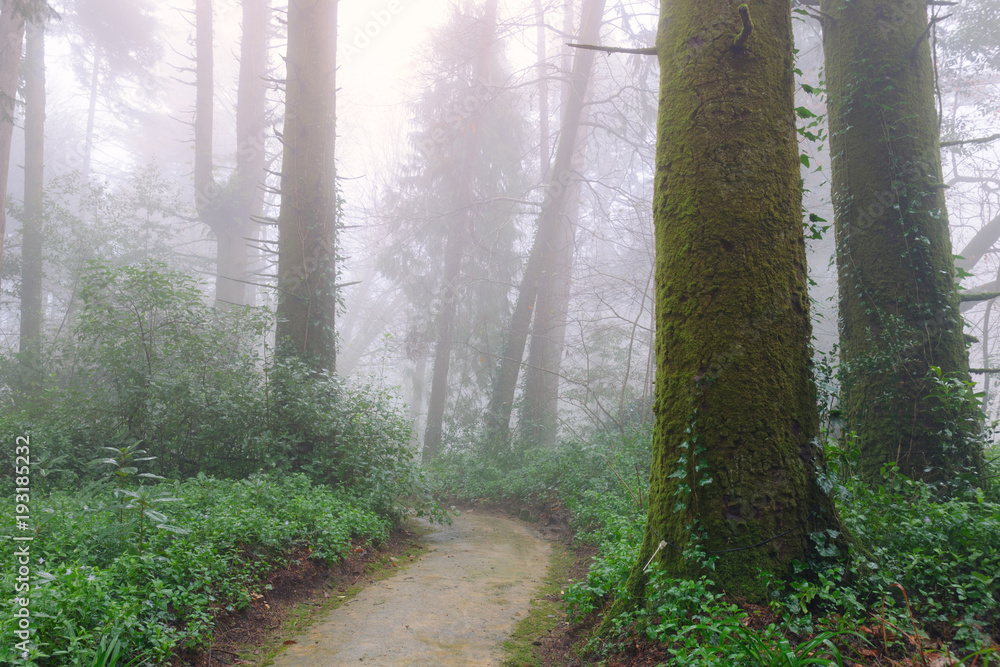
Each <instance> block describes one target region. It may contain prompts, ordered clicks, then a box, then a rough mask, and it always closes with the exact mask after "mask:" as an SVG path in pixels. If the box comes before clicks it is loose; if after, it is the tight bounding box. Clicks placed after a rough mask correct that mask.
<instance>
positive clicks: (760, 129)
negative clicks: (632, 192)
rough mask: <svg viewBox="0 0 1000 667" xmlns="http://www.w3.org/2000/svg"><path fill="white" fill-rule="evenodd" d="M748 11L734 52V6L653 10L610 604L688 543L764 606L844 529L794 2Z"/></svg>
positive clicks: (672, 567)
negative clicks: (645, 198) (801, 124)
mask: <svg viewBox="0 0 1000 667" xmlns="http://www.w3.org/2000/svg"><path fill="white" fill-rule="evenodd" d="M739 9H740V11H746V5H741V6H740V8H739ZM752 14H753V16H752V21H753V29H752V31H750V33H751V34H749V36H748V37H749V38H748V39H746V40H745V41H744V43H743V47H742V48H740V47H739V46H738V44H739V43H740V41H743V40H737V39H736V36H737V34H739V33H741V31H742V30H744V29H743V27H742V23H741V16H740V14H738V13H737V8H736V7H734V6H733V5H731V4H729V3H725V2H718V3H704V2H703V1H702V0H665V1H664V2H663V3H662V4H661V8H660V23H659V26H660V27H659V31H658V34H657V49H658V56H659V62H660V97H659V99H660V107H659V117H658V121H657V143H656V174H655V192H654V197H653V216H654V224H655V234H656V276H655V281H656V325H657V326H656V355H657V364H656V398H655V414H656V422H655V428H654V435H653V459H652V471H651V475H650V492H649V514H648V521H647V527H646V534H645V539H644V541H643V543H642V546H641V548H640V551H639V558H638V560H637V563H636V565H635V567H634V568H633V571H632V574H631V576H630V578H629V581H628V585H627V592H628V593H630V594H631V595H632V596H633V597H630V596H629V595H625V596H623V598H622V600H621V601H620V602H619V604H620V605H627V604H629V603H635V602H636V601H638V600H641V599H642V598H641V595H642V593H643V590H644V588H645V583H646V580H647V576H648V574H647V572H648V570H646V569H645V566H646V564H647V562H650V561H652V562H653V563H655V564H657V565H658V566H659V567H660V568H661V569H662V570H664V571H665V572H666V573H668V575H669V576H675V577H684V576H692V575H695V574H696V573H699V572H703V571H705V570H704V569H703V568H704V567H705V566H704V564H703V563H702V562H701V561H699V560H698V559H697V558H693V557H690V553H691V552H690V551H688V552H687V555H686V554H685V550H688V549H691V548H693V547H698V548H700V549H703V550H705V551H706V552H707V554H708V557H709V558H713V559H715V563H714V571H712V572H708V574H709V576H710V577H711V578H712V579H713V580H714V581H715V583H716V584H717V585H718V587H719V588H720V589H722V590H725V591H726V593H727V594H728V595H730V596H732V597H735V598H738V599H740V598H741V599H744V600H747V601H749V602H758V603H760V602H764V601H765V600H766V599H767V591H766V590H765V587H764V585H763V584H762V583H761V580H760V578H759V576H758V575H759V572H760V571H763V572H767V573H771V574H773V575H775V576H776V577H778V579H782V578H786V577H788V576H790V575H791V574H792V573H793V562H795V561H801V562H805V561H807V560H808V559H809V558H810V557H812V556H814V555H815V545H814V542H813V539H811V537H810V534H814V533H816V532H818V531H822V530H824V529H831V530H832V529H834V528H836V527H837V525H838V524H837V520H836V516H835V512H834V507H833V502H832V500H831V499H830V498H829V497H828V496H827V495H826V494H825V493H823V491H822V490H821V489H820V487H819V485H818V484H817V481H816V475H817V470H818V467H817V466H818V465H822V456H823V452H822V450H821V449H819V448H817V447H816V444H815V443H816V441H817V438H818V435H819V424H818V422H819V419H818V414H817V408H816V391H815V387H814V386H813V381H812V378H811V376H810V371H809V366H810V356H811V355H810V349H809V337H810V321H809V296H808V293H807V288H806V255H805V241H804V239H803V234H802V193H801V187H800V180H799V159H798V158H799V153H798V146H797V142H796V139H797V134H796V131H795V116H794V112H793V94H792V93H793V75H792V68H793V65H792V24H791V6H790V2H789V0H762V1H760V2H756V3H754V4H753V5H752ZM750 18H751V17H749V16H747V19H748V20H749V19H750ZM744 35H745V33H744ZM745 36H746V35H745ZM827 537H828V535H827V534H821V539H826V538H827ZM661 540H662V541H663V542H666V544H661ZM610 617H611V616H609V618H610Z"/></svg>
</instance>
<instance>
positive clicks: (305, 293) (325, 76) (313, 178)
mask: <svg viewBox="0 0 1000 667" xmlns="http://www.w3.org/2000/svg"><path fill="white" fill-rule="evenodd" d="M336 27H337V2H336V0H291V2H290V3H289V6H288V55H287V57H286V67H287V75H286V80H285V89H286V97H285V126H284V132H283V133H282V143H283V145H284V151H283V159H282V168H281V210H280V213H279V215H278V309H277V315H278V327H277V332H276V338H277V346H278V350H279V352H280V353H281V354H283V355H285V356H292V355H294V356H298V357H301V358H303V359H305V360H307V362H308V363H310V364H311V365H313V366H314V367H315V368H316V369H317V370H327V371H330V372H333V371H334V370H335V369H336V367H337V363H336V362H337V348H336V332H335V330H334V318H335V315H336V309H337V299H336V278H337V272H336V266H335V259H336V222H337V189H336V179H335V171H334V145H335V136H336V135H335V129H336V122H335V118H336V116H335V114H336V105H335V94H336V92H335V91H336V78H335V74H336V53H337V50H336V49H337V35H336Z"/></svg>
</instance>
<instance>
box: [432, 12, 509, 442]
mask: <svg viewBox="0 0 1000 667" xmlns="http://www.w3.org/2000/svg"><path fill="white" fill-rule="evenodd" d="M496 22H497V0H486V2H485V4H484V6H483V15H482V18H481V19H480V20H479V21H478V22H477V24H476V26H475V28H476V38H475V42H476V44H477V46H478V53H477V54H476V56H475V59H474V61H473V62H474V64H473V66H472V68H471V70H470V71H469V72H468V74H469V76H468V80H467V81H464V82H463V84H464V88H465V89H466V94H469V92H470V91H473V90H476V89H477V88H479V87H480V86H482V85H483V82H484V81H489V80H490V79H491V78H492V77H491V76H490V75H491V74H492V73H493V72H492V69H493V67H494V66H495V59H496V46H497V36H496ZM465 120H466V121H467V122H462V124H461V125H462V126H461V128H460V129H459V137H458V139H457V141H456V142H455V146H457V147H458V151H459V153H458V155H456V156H455V157H456V158H457V159H458V160H459V161H460V162H458V163H457V164H458V165H461V166H460V170H461V171H460V173H458V174H457V176H458V178H457V179H454V180H453V186H454V188H453V189H454V192H453V195H452V205H453V206H454V210H453V212H452V213H451V214H450V223H449V225H448V232H447V242H446V244H445V248H444V270H443V274H442V283H441V288H440V294H439V298H438V301H439V307H438V312H437V314H436V323H435V328H436V332H435V343H434V363H433V366H432V370H431V392H430V396H429V397H428V399H427V425H426V427H425V429H424V448H423V460H424V461H425V462H427V461H429V460H431V459H432V458H433V457H434V456H435V455H436V454H437V453H438V450H439V449H440V448H441V441H442V435H443V429H444V409H445V403H446V400H447V393H448V372H449V368H450V366H451V354H452V346H453V340H454V332H455V313H456V312H457V308H458V292H459V288H460V286H461V285H460V276H461V274H462V260H463V256H464V254H465V251H466V246H467V244H468V243H469V241H471V240H472V239H470V238H469V233H468V231H469V230H470V229H471V228H472V227H473V219H474V216H475V215H476V214H477V212H476V207H475V206H474V202H473V194H474V193H475V187H476V185H477V183H476V182H475V179H474V176H473V175H474V174H475V173H476V171H477V169H476V167H477V163H478V162H479V160H480V159H481V150H482V136H483V133H482V131H479V130H478V129H477V127H476V123H475V121H476V120H478V119H476V118H469V119H465Z"/></svg>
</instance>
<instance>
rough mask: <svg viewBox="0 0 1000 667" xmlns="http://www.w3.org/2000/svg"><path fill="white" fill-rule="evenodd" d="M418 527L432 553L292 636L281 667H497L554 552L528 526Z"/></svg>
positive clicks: (466, 518) (490, 519)
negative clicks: (506, 641) (502, 645)
mask: <svg viewBox="0 0 1000 667" xmlns="http://www.w3.org/2000/svg"><path fill="white" fill-rule="evenodd" d="M422 523H424V525H425V526H427V528H429V530H428V532H427V533H426V534H425V535H424V536H423V537H421V538H419V540H418V541H419V542H420V543H422V544H423V545H424V546H425V547H426V548H427V549H426V551H425V552H424V553H423V555H421V557H420V558H419V559H418V560H417V561H416V562H415V563H413V564H412V565H409V566H407V567H405V568H403V569H401V570H400V571H399V573H397V574H396V575H394V576H392V577H390V578H388V579H385V580H383V581H380V582H378V583H376V584H373V585H372V586H369V587H368V588H365V589H364V590H362V591H361V592H360V593H358V595H357V596H356V597H355V598H353V599H352V600H350V601H348V602H347V603H345V604H344V605H342V606H341V607H339V608H337V609H335V610H333V611H332V612H331V613H330V614H329V616H327V617H326V619H325V620H322V621H320V622H319V623H317V624H316V625H314V626H313V627H312V628H311V629H310V630H309V631H308V632H306V633H305V634H303V635H301V636H298V637H295V638H294V639H295V643H294V644H291V645H289V647H288V649H287V650H285V651H284V652H282V653H280V654H279V655H278V656H277V657H276V658H275V661H274V663H273V664H274V665H275V667H335V666H339V665H354V666H356V665H358V664H370V665H379V666H380V667H381V666H383V665H385V666H391V665H415V666H417V665H419V666H423V665H427V666H434V667H451V666H454V667H474V666H475V667H478V666H480V665H482V666H487V665H498V664H499V662H500V657H501V652H500V647H499V645H500V643H501V642H502V641H503V639H504V638H506V637H507V636H508V635H509V634H510V632H511V630H512V629H513V628H514V624H515V623H517V622H518V621H519V620H521V619H522V618H524V617H525V616H526V615H527V613H528V604H529V602H530V600H531V598H532V596H533V594H534V592H535V590H536V589H537V588H538V587H539V586H540V584H541V583H542V580H543V579H544V577H545V575H546V571H547V569H548V564H549V554H550V552H551V547H550V545H549V543H548V542H546V541H545V540H544V539H542V538H541V537H540V536H538V535H536V534H535V533H534V532H533V531H532V530H531V529H530V528H528V527H527V525H525V524H524V523H522V522H518V521H515V520H511V519H507V518H502V517H496V516H488V515H482V514H478V513H470V512H463V513H462V514H461V515H459V516H457V517H454V521H453V522H452V524H451V525H450V526H439V525H430V524H426V522H422Z"/></svg>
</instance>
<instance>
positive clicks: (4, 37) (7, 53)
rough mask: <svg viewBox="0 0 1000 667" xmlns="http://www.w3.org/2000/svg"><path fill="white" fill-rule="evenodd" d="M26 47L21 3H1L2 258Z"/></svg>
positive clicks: (4, 1) (0, 206)
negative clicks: (9, 180) (16, 107)
mask: <svg viewBox="0 0 1000 667" xmlns="http://www.w3.org/2000/svg"><path fill="white" fill-rule="evenodd" d="M23 45H24V14H23V13H22V12H21V11H20V6H19V3H17V2H15V1H14V0H3V2H2V3H0V256H2V255H3V242H4V237H5V236H6V233H7V232H6V230H7V206H6V202H7V176H8V173H9V169H10V143H11V139H12V138H13V133H14V106H15V105H14V103H15V100H16V99H17V77H18V72H19V71H20V67H21V49H22V47H23Z"/></svg>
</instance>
